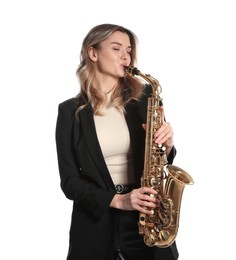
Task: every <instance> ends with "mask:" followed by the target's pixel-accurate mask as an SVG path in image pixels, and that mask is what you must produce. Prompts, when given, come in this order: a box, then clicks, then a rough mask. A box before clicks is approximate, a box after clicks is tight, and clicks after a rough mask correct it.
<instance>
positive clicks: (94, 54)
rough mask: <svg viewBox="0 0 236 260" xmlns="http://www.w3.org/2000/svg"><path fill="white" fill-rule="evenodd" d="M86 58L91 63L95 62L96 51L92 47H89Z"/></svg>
mask: <svg viewBox="0 0 236 260" xmlns="http://www.w3.org/2000/svg"><path fill="white" fill-rule="evenodd" d="M88 56H89V58H90V59H91V60H92V61H97V51H96V49H95V48H94V47H89V49H88Z"/></svg>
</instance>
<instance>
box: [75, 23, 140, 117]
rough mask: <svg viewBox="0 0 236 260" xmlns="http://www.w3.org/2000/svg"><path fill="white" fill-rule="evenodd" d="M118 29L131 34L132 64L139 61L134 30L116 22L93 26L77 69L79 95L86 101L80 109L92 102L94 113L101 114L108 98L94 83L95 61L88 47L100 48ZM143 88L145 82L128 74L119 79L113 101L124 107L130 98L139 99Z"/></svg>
mask: <svg viewBox="0 0 236 260" xmlns="http://www.w3.org/2000/svg"><path fill="white" fill-rule="evenodd" d="M116 31H120V32H123V33H126V34H127V35H128V36H129V40H130V44H131V53H130V57H131V65H135V64H136V62H137V43H138V39H137V37H136V35H135V34H134V33H133V32H132V31H130V30H128V29H127V28H124V27H123V26H119V25H115V24H100V25H97V26H95V27H93V28H92V29H91V30H90V31H89V32H88V34H87V35H86V37H85V38H84V40H83V43H82V48H81V53H80V64H79V66H78V69H77V71H76V75H77V77H78V80H79V82H80V93H79V94H78V95H77V97H82V99H83V100H84V102H85V104H84V105H82V106H81V107H79V109H78V111H80V110H81V109H82V108H84V107H85V106H87V105H88V104H89V103H90V104H92V105H93V111H94V113H95V114H101V113H100V109H101V107H102V106H103V105H104V104H105V102H106V99H105V97H104V94H103V93H101V92H100V91H99V90H98V89H97V88H95V87H94V85H93V82H94V77H95V71H94V66H93V62H92V61H91V60H90V58H89V56H88V49H89V48H90V47H94V48H98V47H99V45H100V43H101V42H103V41H104V40H106V39H107V38H108V37H109V36H110V35H111V34H112V33H114V32H116ZM142 90H143V84H142V83H141V81H140V80H139V79H138V78H137V77H134V76H130V75H127V76H126V77H124V78H120V79H119V81H118V84H117V86H116V87H115V89H114V91H113V93H112V96H111V102H112V104H113V105H114V106H115V107H117V108H119V109H124V107H125V105H126V104H127V102H129V101H130V100H137V99H138V98H139V97H140V95H141V93H142ZM78 111H77V112H78Z"/></svg>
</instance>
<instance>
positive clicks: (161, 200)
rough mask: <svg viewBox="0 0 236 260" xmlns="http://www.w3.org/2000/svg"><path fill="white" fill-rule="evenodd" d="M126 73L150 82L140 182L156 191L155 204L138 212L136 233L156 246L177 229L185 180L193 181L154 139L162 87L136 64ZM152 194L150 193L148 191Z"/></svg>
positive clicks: (164, 244)
mask: <svg viewBox="0 0 236 260" xmlns="http://www.w3.org/2000/svg"><path fill="white" fill-rule="evenodd" d="M127 74H128V75H130V76H135V75H137V76H140V77H141V78H142V79H143V80H144V81H146V82H148V83H149V84H150V85H151V86H152V96H151V97H149V98H148V107H147V123H146V124H147V125H146V139H145V154H144V169H143V175H142V177H141V186H142V187H150V188H152V189H155V190H156V191H157V195H156V198H157V201H158V203H157V207H156V208H155V209H153V210H152V213H153V214H152V215H147V214H144V213H139V223H138V225H139V234H140V235H142V236H143V237H144V243H145V244H146V245H147V246H149V247H152V246H157V247H160V248H164V247H168V246H170V245H171V244H172V243H173V242H174V240H175V238H176V236H177V232H178V227H179V218H180V206H181V199H182V194H183V190H184V187H185V185H186V184H193V179H192V177H191V176H190V175H189V174H188V173H187V172H185V171H184V170H182V169H181V168H179V167H177V166H174V165H168V162H167V156H166V152H165V150H166V148H165V147H164V146H163V145H158V144H156V143H155V139H154V133H155V132H156V131H157V130H158V129H159V128H160V127H161V125H162V124H163V118H164V117H163V115H162V110H161V109H160V101H161V98H160V93H161V91H162V88H161V86H160V84H159V82H158V80H156V79H155V78H153V77H152V76H151V75H150V74H142V73H141V72H140V71H139V70H138V69H137V68H136V67H134V66H130V67H128V68H127ZM150 196H152V194H150Z"/></svg>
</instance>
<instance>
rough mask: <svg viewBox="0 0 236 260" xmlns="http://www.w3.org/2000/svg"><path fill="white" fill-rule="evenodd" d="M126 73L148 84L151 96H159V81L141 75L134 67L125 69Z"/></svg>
mask: <svg viewBox="0 0 236 260" xmlns="http://www.w3.org/2000/svg"><path fill="white" fill-rule="evenodd" d="M126 71H127V74H128V75H131V76H135V75H136V76H139V77H141V78H142V79H143V80H145V81H146V82H148V83H149V84H150V85H151V86H152V96H154V97H158V96H159V95H160V94H161V92H162V88H161V85H160V83H159V81H158V80H157V79H156V78H154V77H153V76H151V75H150V74H143V73H142V72H141V71H140V70H138V69H137V68H136V67H134V66H129V67H127V68H126Z"/></svg>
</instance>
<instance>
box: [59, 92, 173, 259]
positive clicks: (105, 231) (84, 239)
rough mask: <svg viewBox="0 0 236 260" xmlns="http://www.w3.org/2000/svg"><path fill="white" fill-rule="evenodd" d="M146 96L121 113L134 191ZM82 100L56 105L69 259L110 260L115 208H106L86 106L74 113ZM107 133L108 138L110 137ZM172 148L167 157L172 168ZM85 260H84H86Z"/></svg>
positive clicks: (104, 178)
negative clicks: (68, 206) (68, 208)
mask: <svg viewBox="0 0 236 260" xmlns="http://www.w3.org/2000/svg"><path fill="white" fill-rule="evenodd" d="M147 96H148V93H146V94H144V95H143V96H142V98H141V100H140V101H133V102H130V103H129V104H128V105H127V106H126V108H125V110H126V114H125V118H126V122H127V125H128V129H129V132H130V138H131V146H132V151H133V161H134V167H135V175H136V180H137V183H136V186H137V187H139V186H140V178H141V175H142V170H143V163H144V146H145V131H144V129H143V127H142V123H145V122H146V108H147ZM81 104H82V100H80V99H78V98H72V99H69V100H67V101H64V102H63V103H61V104H59V110H58V118H57V125H56V144H57V155H58V165H59V172H60V178H61V188H62V190H63V192H64V193H65V196H66V197H67V198H68V199H71V200H73V201H74V203H73V212H72V222H71V229H70V248H69V255H68V260H69V259H70V260H74V259H81V260H91V259H96V260H98V259H101V260H105V259H107V260H110V259H112V257H111V255H112V253H113V252H112V251H113V237H114V234H113V229H114V209H111V208H109V205H110V202H111V200H112V198H113V196H114V195H115V194H116V192H115V188H114V184H113V181H112V179H111V176H110V174H109V171H108V169H107V166H106V163H105V160H104V158H103V155H102V151H101V148H100V145H99V141H98V138H97V134H96V129H95V124H94V119H93V112H92V108H91V106H87V107H86V108H84V109H82V110H81V111H80V112H79V114H78V118H76V116H75V111H76V109H77V108H78V106H80V105H81ZM111 134H112V133H111ZM175 154H176V150H175V148H173V149H172V151H171V153H170V155H169V156H168V160H169V163H172V161H173V159H174V157H175ZM85 256H87V257H85Z"/></svg>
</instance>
